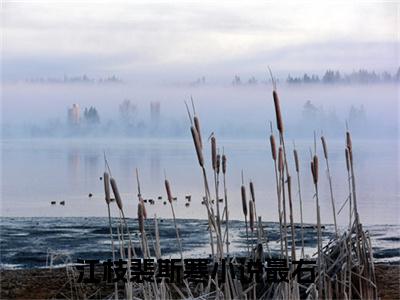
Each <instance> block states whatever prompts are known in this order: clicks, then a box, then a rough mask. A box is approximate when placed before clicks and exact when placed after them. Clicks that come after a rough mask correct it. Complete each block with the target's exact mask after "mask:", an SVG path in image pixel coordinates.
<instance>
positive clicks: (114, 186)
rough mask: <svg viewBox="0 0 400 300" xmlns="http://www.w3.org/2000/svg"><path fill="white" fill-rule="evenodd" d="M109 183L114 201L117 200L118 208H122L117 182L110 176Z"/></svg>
mask: <svg viewBox="0 0 400 300" xmlns="http://www.w3.org/2000/svg"><path fill="white" fill-rule="evenodd" d="M110 184H111V189H112V191H113V194H114V198H115V201H116V202H117V205H118V208H119V209H120V210H122V200H121V196H120V194H119V191H118V187H117V182H116V181H115V180H114V178H110Z"/></svg>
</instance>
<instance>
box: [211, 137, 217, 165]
mask: <svg viewBox="0 0 400 300" xmlns="http://www.w3.org/2000/svg"><path fill="white" fill-rule="evenodd" d="M211 160H212V168H213V170H214V171H216V169H217V141H216V140H215V137H214V136H212V137H211Z"/></svg>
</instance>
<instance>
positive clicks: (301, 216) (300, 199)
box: [293, 149, 304, 258]
mask: <svg viewBox="0 0 400 300" xmlns="http://www.w3.org/2000/svg"><path fill="white" fill-rule="evenodd" d="M293 155H294V162H295V167H296V174H297V190H298V196H299V204H300V223H301V258H304V223H303V200H302V198H301V184H300V164H299V157H298V154H297V150H296V149H294V150H293Z"/></svg>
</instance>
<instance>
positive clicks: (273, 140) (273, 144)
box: [269, 134, 276, 160]
mask: <svg viewBox="0 0 400 300" xmlns="http://www.w3.org/2000/svg"><path fill="white" fill-rule="evenodd" d="M269 141H270V144H271V153H272V159H273V160H276V145H275V137H274V135H273V134H271V135H270V137H269Z"/></svg>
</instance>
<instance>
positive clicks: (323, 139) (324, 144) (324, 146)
mask: <svg viewBox="0 0 400 300" xmlns="http://www.w3.org/2000/svg"><path fill="white" fill-rule="evenodd" d="M321 142H322V148H323V149H324V156H325V159H328V147H327V146H326V141H325V138H324V137H323V136H321Z"/></svg>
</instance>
